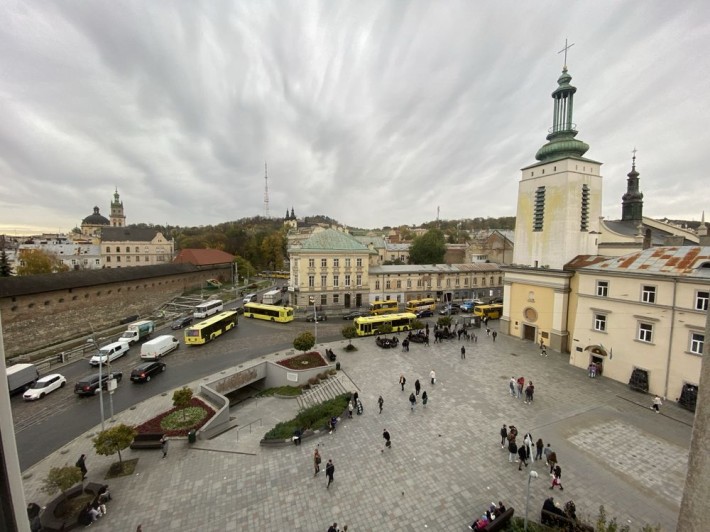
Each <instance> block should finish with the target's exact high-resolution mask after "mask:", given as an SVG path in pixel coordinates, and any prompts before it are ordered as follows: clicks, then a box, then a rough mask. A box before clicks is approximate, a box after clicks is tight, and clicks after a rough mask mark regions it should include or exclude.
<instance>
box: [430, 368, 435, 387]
mask: <svg viewBox="0 0 710 532" xmlns="http://www.w3.org/2000/svg"><path fill="white" fill-rule="evenodd" d="M429 378H430V379H431V383H432V385H433V384H436V373H435V372H434V370H431V371H430V372H429Z"/></svg>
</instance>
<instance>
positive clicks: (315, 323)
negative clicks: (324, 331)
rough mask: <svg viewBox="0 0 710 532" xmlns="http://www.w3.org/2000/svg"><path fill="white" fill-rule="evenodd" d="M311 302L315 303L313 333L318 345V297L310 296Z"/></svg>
mask: <svg viewBox="0 0 710 532" xmlns="http://www.w3.org/2000/svg"><path fill="white" fill-rule="evenodd" d="M310 299H311V302H312V303H313V331H314V334H313V336H314V338H315V340H316V344H317V343H318V313H317V312H316V297H315V296H310Z"/></svg>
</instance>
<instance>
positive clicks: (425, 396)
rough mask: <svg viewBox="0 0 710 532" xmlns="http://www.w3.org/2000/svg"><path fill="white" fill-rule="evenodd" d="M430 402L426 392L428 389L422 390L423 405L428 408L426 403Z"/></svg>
mask: <svg viewBox="0 0 710 532" xmlns="http://www.w3.org/2000/svg"><path fill="white" fill-rule="evenodd" d="M428 402H429V396H428V395H427V394H426V390H424V391H423V392H422V406H423V407H424V408H426V404H427V403H428Z"/></svg>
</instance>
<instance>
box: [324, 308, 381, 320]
mask: <svg viewBox="0 0 710 532" xmlns="http://www.w3.org/2000/svg"><path fill="white" fill-rule="evenodd" d="M369 315H370V313H369V312H365V311H362V310H352V311H350V312H348V313H347V314H345V315H344V316H343V319H344V320H354V319H355V318H362V317H363V316H369ZM318 321H320V320H318Z"/></svg>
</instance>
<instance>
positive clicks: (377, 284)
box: [375, 279, 380, 290]
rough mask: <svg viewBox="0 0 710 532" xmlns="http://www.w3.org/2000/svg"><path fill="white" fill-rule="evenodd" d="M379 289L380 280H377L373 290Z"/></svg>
mask: <svg viewBox="0 0 710 532" xmlns="http://www.w3.org/2000/svg"><path fill="white" fill-rule="evenodd" d="M379 289H380V280H379V279H378V280H376V281H375V290H379Z"/></svg>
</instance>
